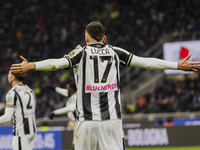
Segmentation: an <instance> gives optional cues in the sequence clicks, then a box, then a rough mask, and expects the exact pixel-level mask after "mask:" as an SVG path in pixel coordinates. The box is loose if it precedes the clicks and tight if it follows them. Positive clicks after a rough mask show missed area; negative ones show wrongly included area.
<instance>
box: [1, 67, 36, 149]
mask: <svg viewBox="0 0 200 150" xmlns="http://www.w3.org/2000/svg"><path fill="white" fill-rule="evenodd" d="M25 77H26V73H23V74H13V73H11V72H10V71H9V74H8V81H9V83H10V84H11V85H12V88H11V89H10V90H9V91H8V93H7V95H6V109H5V114H4V115H3V116H1V117H0V124H3V123H6V122H8V121H11V119H12V118H13V141H12V147H13V150H32V149H33V144H34V139H35V135H36V122H35V108H36V97H35V94H34V92H33V91H32V90H31V89H30V88H29V87H28V86H27V85H24V84H23V83H22V80H23V79H24V78H25Z"/></svg>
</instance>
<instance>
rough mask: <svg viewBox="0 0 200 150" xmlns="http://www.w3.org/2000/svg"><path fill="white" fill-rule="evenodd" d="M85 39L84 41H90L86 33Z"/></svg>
mask: <svg viewBox="0 0 200 150" xmlns="http://www.w3.org/2000/svg"><path fill="white" fill-rule="evenodd" d="M85 41H86V43H88V42H89V41H90V40H89V37H88V35H86V36H85Z"/></svg>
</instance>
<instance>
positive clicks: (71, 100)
mask: <svg viewBox="0 0 200 150" xmlns="http://www.w3.org/2000/svg"><path fill="white" fill-rule="evenodd" d="M47 88H48V89H49V90H51V91H54V92H56V93H59V94H61V95H63V96H65V97H68V100H67V102H66V106H65V107H63V108H59V109H56V110H54V111H52V112H51V113H50V114H49V118H50V119H53V118H54V116H56V115H61V114H67V116H68V118H69V122H68V125H69V126H70V127H71V128H72V129H73V128H74V126H73V124H74V122H75V114H74V113H75V110H76V99H77V93H76V85H75V84H74V83H70V84H67V89H64V88H60V87H53V86H47Z"/></svg>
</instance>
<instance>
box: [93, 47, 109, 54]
mask: <svg viewBox="0 0 200 150" xmlns="http://www.w3.org/2000/svg"><path fill="white" fill-rule="evenodd" d="M90 50H91V53H92V54H99V55H107V54H110V51H109V49H95V48H91V49H90Z"/></svg>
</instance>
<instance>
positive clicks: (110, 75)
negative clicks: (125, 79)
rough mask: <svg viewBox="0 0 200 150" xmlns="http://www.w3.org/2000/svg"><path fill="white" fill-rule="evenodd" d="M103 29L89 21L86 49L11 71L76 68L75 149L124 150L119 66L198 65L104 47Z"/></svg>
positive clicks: (191, 67) (190, 68)
mask: <svg viewBox="0 0 200 150" xmlns="http://www.w3.org/2000/svg"><path fill="white" fill-rule="evenodd" d="M105 40H106V36H105V29H104V27H103V25H102V24H101V23H99V22H92V23H90V24H88V25H87V27H86V30H85V41H86V44H87V46H85V47H83V48H82V49H75V50H73V51H72V52H71V53H69V54H68V55H65V56H64V58H60V59H49V60H44V61H40V62H28V61H27V60H26V59H25V58H23V57H22V56H20V57H21V59H22V61H23V62H22V63H20V64H13V65H12V67H11V70H12V71H13V72H17V73H22V72H27V71H29V70H40V71H53V70H57V69H62V68H68V69H71V68H76V70H77V72H76V74H77V75H78V76H77V87H78V99H77V109H78V120H77V121H76V126H75V133H74V144H75V149H76V150H123V149H124V146H123V130H122V118H121V102H120V90H119V82H120V74H119V65H120V64H123V65H126V66H129V65H131V66H136V67H142V68H146V69H158V70H165V69H174V70H177V69H180V70H185V71H197V70H198V69H200V67H199V64H200V62H190V61H188V59H189V57H190V55H189V56H188V57H186V58H185V59H184V60H183V61H182V62H179V63H177V62H169V61H164V60H161V59H156V58H142V57H138V56H135V55H133V54H131V53H130V52H128V51H126V50H124V49H122V48H118V47H114V46H111V45H104V44H103V43H104V41H105Z"/></svg>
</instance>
